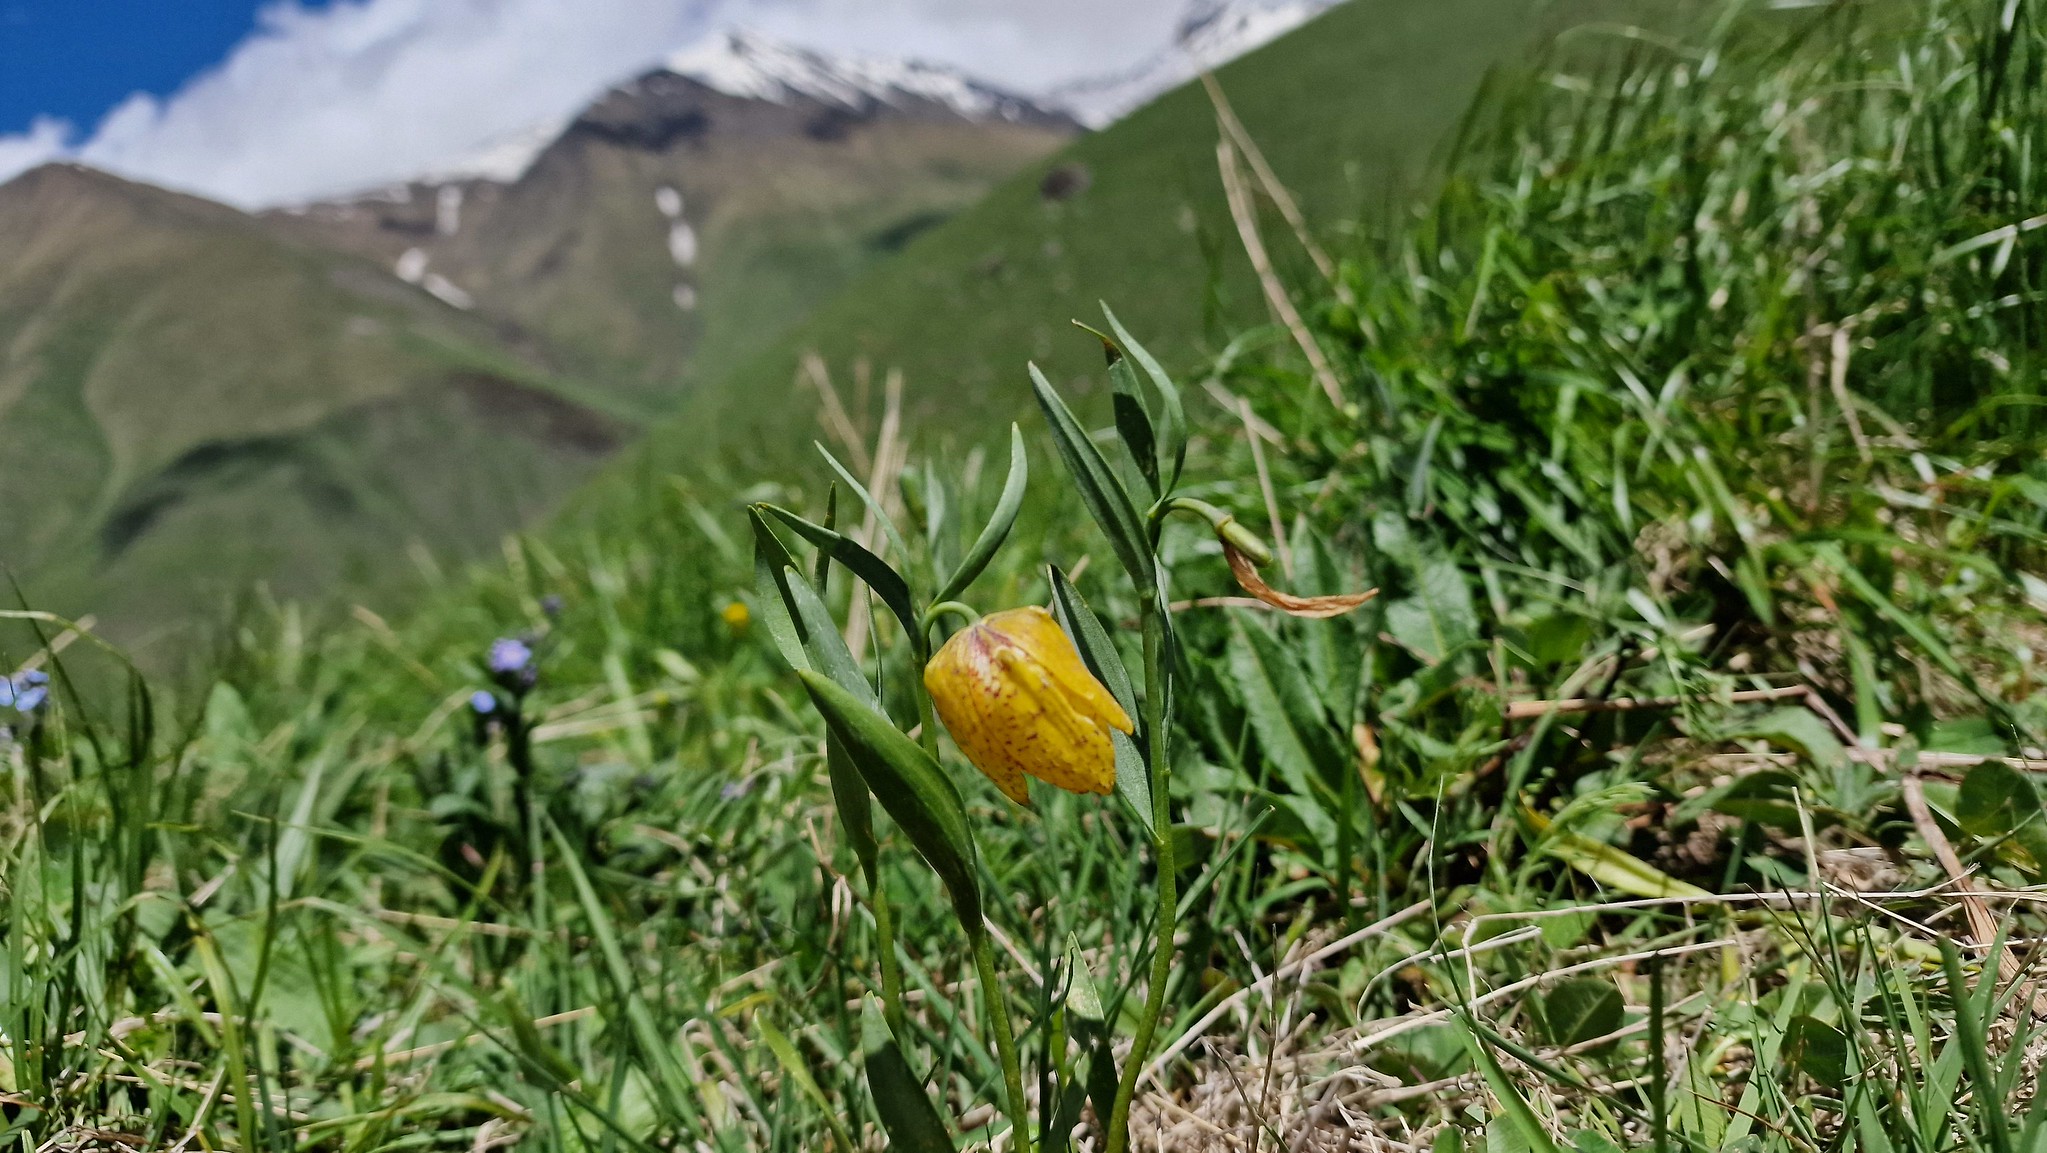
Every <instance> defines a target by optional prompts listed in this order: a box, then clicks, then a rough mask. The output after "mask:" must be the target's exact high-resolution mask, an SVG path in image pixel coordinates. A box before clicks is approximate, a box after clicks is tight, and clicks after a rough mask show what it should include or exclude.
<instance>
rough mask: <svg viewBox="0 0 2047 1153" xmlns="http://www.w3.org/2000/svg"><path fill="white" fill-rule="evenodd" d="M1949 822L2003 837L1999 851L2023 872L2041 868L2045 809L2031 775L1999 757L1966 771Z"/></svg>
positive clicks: (2045, 867) (2046, 849) (2045, 866)
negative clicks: (1952, 818) (1967, 772)
mask: <svg viewBox="0 0 2047 1153" xmlns="http://www.w3.org/2000/svg"><path fill="white" fill-rule="evenodd" d="M1955 823H1956V824H1958V825H1960V826H1962V828H1963V830H1964V831H1966V832H1967V833H1968V834H1969V835H1970V836H1973V837H1976V838H1979V839H1981V840H1985V841H1991V840H1996V839H1998V838H2000V837H2008V838H2010V839H2009V840H2007V841H2005V842H2004V843H2003V844H2001V845H1999V846H1998V851H1999V854H2000V855H2001V856H2003V857H2004V858H2006V859H2007V860H2009V861H2010V862H2011V863H2012V864H2014V865H2017V866H2018V867H2019V868H2021V869H2024V870H2025V871H2026V872H2028V873H2033V874H2038V873H2040V872H2042V871H2047V810H2043V809H2042V807H2041V802H2040V790H2039V789H2038V788H2037V787H2035V786H2034V784H2033V781H2032V778H2030V777H2028V776H2026V775H2025V774H2024V773H2021V772H2020V771H2018V770H2017V769H2014V768H2012V767H2011V766H2010V765H2007V764H2005V763H2003V762H2002V761H1985V762H1983V763H1982V764H1980V765H1977V766H1976V767H1975V768H1973V769H1970V770H1969V775H1968V776H1966V777H1963V778H1962V785H1961V788H1959V789H1957V790H1956V793H1955Z"/></svg>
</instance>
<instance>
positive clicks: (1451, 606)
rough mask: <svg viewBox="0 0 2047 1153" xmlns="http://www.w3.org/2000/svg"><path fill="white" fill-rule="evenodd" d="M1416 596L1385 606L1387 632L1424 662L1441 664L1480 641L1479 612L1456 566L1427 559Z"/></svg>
mask: <svg viewBox="0 0 2047 1153" xmlns="http://www.w3.org/2000/svg"><path fill="white" fill-rule="evenodd" d="M1413 583H1414V588H1415V591H1414V595H1412V596H1409V597H1404V598H1402V599H1400V600H1397V601H1394V602H1392V603H1390V604H1388V605H1387V606H1386V632H1387V635H1389V636H1391V637H1392V638H1393V639H1394V641H1395V642H1396V643H1398V644H1399V645H1400V647H1402V648H1404V649H1406V650H1407V651H1409V652H1411V653H1413V654H1414V655H1415V656H1417V657H1419V658H1420V659H1421V660H1422V661H1423V662H1425V663H1427V664H1431V665H1436V664H1441V663H1443V662H1444V661H1446V660H1448V659H1450V657H1451V656H1453V655H1455V654H1456V653H1457V652H1458V651H1459V650H1460V649H1462V648H1464V647H1465V646H1466V645H1469V644H1471V643H1472V642H1473V641H1475V640H1477V639H1478V635H1479V627H1478V610H1477V609H1476V608H1474V607H1473V606H1472V602H1471V585H1470V583H1469V582H1468V581H1467V580H1465V577H1464V570H1462V569H1460V568H1458V567H1457V562H1455V561H1453V560H1451V559H1449V558H1448V557H1443V556H1430V557H1425V558H1424V559H1423V560H1422V562H1421V565H1420V567H1419V568H1417V569H1416V570H1415V572H1414V576H1413Z"/></svg>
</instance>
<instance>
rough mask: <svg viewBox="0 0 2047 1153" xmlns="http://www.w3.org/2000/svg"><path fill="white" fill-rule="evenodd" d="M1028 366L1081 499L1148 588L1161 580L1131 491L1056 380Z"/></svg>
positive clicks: (1132, 573)
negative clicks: (1056, 387)
mask: <svg viewBox="0 0 2047 1153" xmlns="http://www.w3.org/2000/svg"><path fill="white" fill-rule="evenodd" d="M1030 368H1031V387H1032V388H1033V389H1034V390H1035V391H1036V393H1037V397H1038V407H1040V408H1042V409H1043V410H1044V412H1045V422H1046V423H1047V424H1049V425H1050V426H1051V428H1052V443H1053V444H1054V445H1055V446H1057V447H1058V449H1059V457H1060V459H1061V460H1063V461H1065V462H1066V471H1067V472H1068V473H1069V474H1070V475H1071V476H1072V477H1073V483H1074V486H1075V487H1076V488H1078V489H1079V490H1080V497H1081V500H1082V501H1083V502H1085V503H1086V504H1087V507H1088V512H1089V513H1091V514H1093V516H1094V518H1095V523H1096V524H1098V525H1100V526H1101V528H1102V533H1103V534H1104V535H1105V536H1107V537H1108V538H1109V547H1110V548H1111V549H1113V550H1115V553H1116V559H1117V560H1119V561H1121V562H1122V564H1123V569H1124V571H1125V572H1128V573H1129V574H1130V580H1131V583H1133V584H1135V585H1136V586H1137V588H1138V591H1139V593H1140V594H1149V593H1150V592H1151V590H1152V588H1153V586H1154V585H1155V584H1156V583H1157V582H1156V580H1155V578H1154V573H1153V569H1154V567H1155V566H1154V565H1153V563H1152V556H1151V540H1150V537H1148V536H1147V535H1146V534H1145V530H1144V521H1143V520H1142V519H1141V518H1140V517H1139V516H1138V514H1137V509H1136V508H1135V507H1134V506H1132V505H1131V503H1130V494H1129V493H1128V492H1126V491H1124V488H1123V482H1122V481H1120V480H1118V479H1116V473H1115V471H1114V470H1113V469H1111V468H1110V467H1109V462H1108V461H1106V460H1104V459H1102V453H1101V450H1100V449H1097V448H1096V447H1095V443H1094V441H1092V440H1090V439H1088V435H1087V430H1086V429H1085V428H1082V427H1081V424H1080V421H1078V420H1076V419H1075V418H1074V415H1073V410H1072V409H1069V408H1067V407H1066V402H1065V401H1064V400H1061V399H1060V397H1059V393H1058V392H1057V391H1055V390H1054V389H1053V388H1052V382H1051V381H1048V380H1046V379H1045V374H1044V373H1043V372H1040V371H1039V370H1038V366H1037V365H1035V364H1034V365H1031V366H1030Z"/></svg>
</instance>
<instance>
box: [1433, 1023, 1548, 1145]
mask: <svg viewBox="0 0 2047 1153" xmlns="http://www.w3.org/2000/svg"><path fill="white" fill-rule="evenodd" d="M1457 1023H1458V1024H1459V1025H1461V1026H1463V1034H1464V1047H1465V1050H1466V1051H1467V1052H1469V1053H1470V1054H1471V1060H1472V1062H1473V1063H1474V1064H1476V1065H1477V1066H1478V1067H1479V1069H1480V1071H1481V1072H1483V1073H1484V1074H1485V1080H1486V1087H1487V1088H1488V1089H1491V1090H1492V1091H1493V1096H1494V1098H1496V1099H1497V1100H1498V1101H1499V1102H1500V1110H1501V1112H1502V1114H1504V1116H1505V1117H1506V1119H1507V1121H1508V1122H1509V1123H1511V1124H1512V1125H1513V1127H1514V1131H1515V1133H1516V1134H1517V1135H1518V1136H1519V1137H1520V1138H1521V1140H1522V1141H1524V1142H1526V1143H1527V1145H1528V1148H1529V1149H1531V1150H1533V1151H1534V1153H1557V1147H1556V1143H1555V1142H1553V1141H1551V1140H1550V1137H1549V1129H1548V1128H1546V1127H1545V1126H1544V1125H1543V1123H1542V1121H1541V1120H1540V1119H1539V1118H1537V1117H1536V1115H1535V1110H1534V1109H1533V1108H1531V1107H1530V1106H1529V1104H1528V1100H1527V1098H1525V1097H1523V1096H1521V1091H1520V1090H1519V1089H1516V1088H1515V1087H1514V1081H1513V1079H1512V1078H1510V1077H1508V1076H1507V1071H1506V1070H1505V1069H1502V1068H1501V1067H1500V1062H1499V1059H1498V1058H1496V1057H1494V1056H1493V1051H1492V1049H1491V1047H1490V1046H1488V1045H1487V1044H1486V1043H1485V1042H1484V1041H1481V1040H1480V1039H1479V1036H1478V1032H1477V1031H1476V1030H1475V1029H1474V1028H1473V1027H1472V1024H1471V1022H1470V1021H1468V1020H1466V1019H1465V1018H1464V1017H1463V1016H1462V1015H1460V1016H1459V1017H1458V1018H1457Z"/></svg>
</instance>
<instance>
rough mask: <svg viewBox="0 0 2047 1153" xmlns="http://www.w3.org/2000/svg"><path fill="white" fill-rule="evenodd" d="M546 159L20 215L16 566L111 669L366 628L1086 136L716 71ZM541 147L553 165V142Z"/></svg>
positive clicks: (11, 420)
mask: <svg viewBox="0 0 2047 1153" xmlns="http://www.w3.org/2000/svg"><path fill="white" fill-rule="evenodd" d="M674 66H675V67H683V68H690V69H693V70H697V71H700V72H701V73H702V74H703V75H704V77H705V78H704V79H698V78H695V77H689V76H683V75H681V74H680V73H678V72H675V71H672V70H669V69H663V70H659V71H656V72H653V73H650V74H648V75H646V76H643V77H641V78H639V79H637V80H635V81H633V82H631V83H629V84H626V85H622V86H621V87H619V88H617V89H615V90H614V91H612V92H611V93H609V94H608V95H607V96H605V97H604V98H603V99H602V100H600V101H598V102H597V103H596V104H594V105H592V106H591V107H590V108H588V109H586V110H585V111H584V112H583V113H582V114H581V115H580V116H578V117H577V118H575V119H574V120H573V121H572V122H571V123H569V124H567V125H566V126H565V127H563V128H561V129H560V130H559V131H558V132H557V133H556V134H555V136H554V138H553V139H552V140H551V141H550V142H547V143H546V144H545V146H544V147H542V148H541V149H540V150H539V151H538V152H537V154H535V155H532V156H527V157H509V158H508V157H502V156H501V157H497V158H494V162H495V163H497V164H498V165H499V166H500V172H501V174H503V173H504V172H508V171H512V170H516V173H517V179H515V180H512V181H511V182H509V183H506V182H501V181H497V180H491V179H487V178H484V177H481V176H477V175H474V174H470V175H466V176H464V177H463V178H461V179H458V180H454V181H451V182H447V183H441V184H426V183H421V184H416V185H412V186H408V187H406V188H402V189H394V190H386V191H383V192H379V193H375V194H371V195H366V196H361V197H357V198H353V199H351V200H348V201H343V202H337V203H333V204H323V205H312V206H306V207H304V208H301V209H298V210H295V211H288V212H275V213H266V214H263V215H260V216H251V215H248V214H245V213H243V212H240V211H238V210H236V209H232V208H228V207H225V206H223V205H219V204H214V203H212V202H209V201H205V200H201V199H197V198H194V197H190V196H184V195H179V194H173V193H169V192H165V191H162V190H160V189H156V188H152V187H149V186H145V185H139V184H134V183H130V182H127V181H123V180H119V179H116V178H113V177H110V176H105V175H103V174H100V173H97V172H94V171H91V170H89V169H84V168H80V167H76V166H51V167H47V168H44V169H40V170H37V171H35V172H32V173H29V174H26V175H24V176H23V177H21V178H19V179H17V180H15V181H13V182H11V183H8V184H6V185H4V186H0V494H4V495H5V497H6V499H5V500H0V564H4V565H5V566H6V567H7V569H8V570H9V571H10V572H12V573H14V574H16V575H18V576H19V577H20V578H22V579H23V580H24V581H25V583H26V587H27V588H28V591H29V592H30V595H31V598H32V599H33V600H34V601H35V602H36V603H37V604H38V605H41V606H45V607H49V608H53V609H57V610H60V611H64V612H69V613H83V612H87V611H90V612H92V613H94V614H96V615H97V616H98V617H99V618H100V619H101V621H102V622H103V623H104V624H105V625H107V626H108V629H107V631H109V632H110V634H111V635H113V636H115V637H116V638H118V639H121V640H125V641H131V642H132V641H135V640H138V639H141V638H143V637H144V636H145V635H147V634H150V633H153V632H154V631H156V630H158V629H159V628H160V627H163V626H167V625H171V624H175V623H177V622H185V621H192V620H198V619H203V618H205V617H207V616H211V615H217V614H216V613H214V612H213V611H212V610H214V609H217V608H218V606H219V605H220V604H221V603H222V602H224V601H225V599H226V598H228V597H229V596H230V595H232V594H233V593H234V592H235V590H238V589H242V588H245V587H246V586H247V585H248V584H249V583H250V582H251V581H253V580H258V579H261V580H265V581H267V582H269V583H270V584H271V585H272V586H273V587H274V588H275V589H276V590H277V591H279V592H281V593H283V594H285V595H289V596H294V597H313V596H317V595H321V594H325V593H329V592H331V591H334V590H336V589H345V590H347V591H348V592H349V593H350V594H351V595H354V596H367V597H371V598H373V603H375V601H376V600H377V599H382V598H379V597H378V594H379V593H382V592H387V591H389V590H390V589H392V588H393V587H394V585H396V584H398V583H400V582H401V581H402V580H403V579H404V578H403V577H402V575H401V574H403V573H405V572H407V571H409V570H410V566H409V565H407V564H405V563H403V562H402V559H401V558H402V557H403V555H404V553H405V551H406V549H407V548H408V546H413V545H420V546H424V547H425V548H426V549H427V550H428V552H430V553H431V554H433V555H435V556H439V557H447V558H457V557H461V556H464V555H468V554H472V553H473V552H474V551H475V550H477V549H478V548H480V547H483V546H486V545H488V544H489V543H491V542H493V541H494V540H495V539H496V538H497V537H498V536H500V535H501V534H502V533H504V532H506V531H509V530H511V529H514V528H517V527H520V526H521V525H523V524H526V523H529V522H530V521H531V520H532V519H533V518H534V517H535V516H537V515H539V514H540V513H542V512H543V511H545V510H547V509H548V508H550V507H552V505H553V503H554V501H555V500H557V499H558V498H559V497H560V496H561V494H563V493H564V492H566V491H568V490H570V489H571V488H573V487H574V486H575V485H576V484H577V483H578V482H579V481H580V480H582V479H583V478H584V477H585V476H586V475H587V474H588V473H589V472H590V470H591V469H592V467H593V466H594V465H595V464H596V463H597V462H598V461H600V460H601V459H602V458H604V457H605V456H606V455H608V454H610V453H611V452H613V451H615V450H616V449H617V448H618V447H619V446H621V445H623V444H625V443H627V442H628V441H629V440H630V439H631V438H633V437H634V436H635V435H637V433H638V431H639V429H640V428H641V427H642V426H643V425H644V424H645V422H647V421H648V420H650V419H652V418H653V417H655V416H657V415H660V414H664V413H667V412H670V411H672V410H673V408H674V405H675V402H676V398H677V396H678V394H679V393H681V392H682V391H683V390H684V389H685V388H686V387H687V385H688V382H689V381H690V380H691V379H693V378H699V377H701V376H702V375H704V374H706V373H709V372H717V371H723V370H724V369H726V368H728V367H729V366H730V365H733V364H737V363H741V362H743V361H745V360H748V359H751V358H752V357H754V356H755V355H757V354H758V353H759V352H760V350H762V349H763V348H766V347H768V346H769V345H771V344H772V342H773V340H774V339H775V338H776V337H778V336H779V335H780V334H782V333H783V332H784V331H786V329H787V328H788V327H789V326H791V325H793V324H794V323H796V322H797V321H798V320H800V319H801V318H802V317H803V316H804V315H806V314H807V313H808V312H809V311H810V310H811V309H813V308H814V307H815V306H816V305H817V304H818V303H819V302H820V301H822V300H823V299H825V298H826V297H828V296H829V295H830V294H831V292H832V291H833V290H834V289H836V288H837V287H838V286H839V285H841V284H843V283H845V282H846V281H847V280H849V279H851V278H852V277H854V276H855V275H856V274H857V273H859V272H860V271H861V270H863V269H864V268H866V267H867V266H869V265H871V264H873V263H875V262H877V261H879V260H881V259H884V258H885V257H886V256H887V255H888V254H890V253H891V252H893V251H894V250H895V249H896V248H898V247H900V246H901V245H902V244H903V243H904V242H905V241H906V240H907V239H908V238H909V237H911V236H914V235H915V234H916V233H917V232H918V231H919V230H920V229H922V228H925V227H928V226H929V225H930V224H932V223H934V222H936V221H938V220H942V219H944V218H945V217H946V216H948V215H950V214H951V213H953V212H954V211H956V210H958V209H959V208H961V207H963V206H965V205H967V204H970V203H972V202H973V201H974V200H976V199H977V198H978V197H979V196H980V195H981V194H982V193H983V192H984V191H985V190H986V189H987V188H988V187H989V186H990V185H992V184H993V183H995V182H996V181H997V180H999V179H1000V178H1002V177H1003V176H1005V175H1007V174H1009V173H1012V172H1014V171H1015V170H1016V169H1017V168H1019V167H1020V166H1022V165H1024V164H1026V163H1028V162H1030V161H1031V160H1032V159H1034V158H1036V157H1039V156H1042V155H1044V154H1045V153H1047V152H1049V151H1051V150H1052V149H1054V148H1056V147H1057V146H1058V145H1059V144H1060V143H1061V142H1063V141H1064V140H1065V139H1066V138H1067V137H1068V136H1070V135H1071V134H1072V132H1073V131H1074V130H1075V128H1074V125H1073V124H1072V122H1071V121H1069V120H1067V119H1065V118H1064V117H1062V116H1059V115H1056V114H1052V113H1047V112H1044V111H1043V110H1041V109H1038V108H1036V107H1035V106H1032V105H1030V104H1028V103H1027V102H1024V101H1021V100H1017V99H1015V98H1013V97H1008V96H1006V95H1004V94H1002V93H999V92H995V91H994V90H991V89H987V88H984V87H981V86H978V85H975V84H973V83H972V82H970V81H967V80H965V79H964V78H962V77H959V76H957V74H953V73H949V72H945V71H944V70H939V69H931V68H923V67H918V66H910V65H890V64H887V63H886V62H874V61H852V62H848V61H834V60H827V59H825V58H822V57H818V56H815V55H812V54H804V53H791V52H788V51H786V50H779V49H776V48H774V46H772V45H766V44H763V43H761V42H759V41H754V40H745V39H728V40H726V41H723V42H721V43H718V44H713V45H710V46H708V47H706V48H701V49H699V50H697V51H694V52H692V53H690V54H688V55H687V56H686V57H685V58H682V59H679V60H678V61H677V62H675V65H674ZM514 143H515V144H518V143H523V144H524V145H525V146H527V147H530V146H531V145H532V143H533V142H532V141H530V140H529V141H524V142H514Z"/></svg>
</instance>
